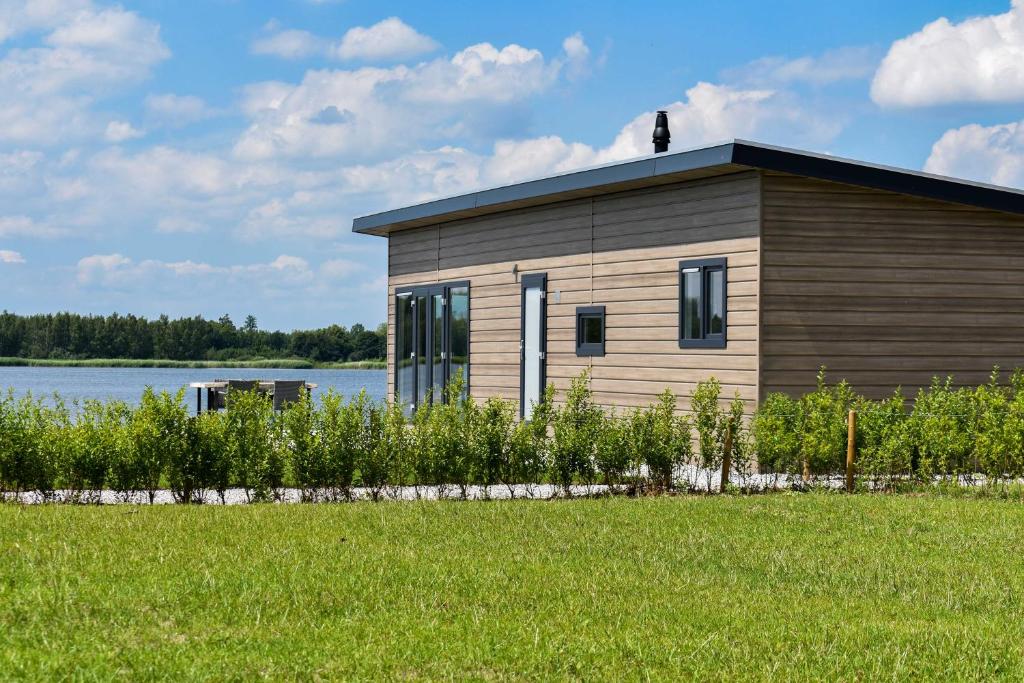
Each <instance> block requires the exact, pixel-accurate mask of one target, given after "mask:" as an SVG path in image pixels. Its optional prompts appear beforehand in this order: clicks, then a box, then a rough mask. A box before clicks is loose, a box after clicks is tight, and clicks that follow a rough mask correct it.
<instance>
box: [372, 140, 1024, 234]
mask: <svg viewBox="0 0 1024 683" xmlns="http://www.w3.org/2000/svg"><path fill="white" fill-rule="evenodd" d="M750 169H760V170H765V171H779V172H783V173H792V174H793V175H799V176H806V177H808V178H818V179H821V180H831V181H835V182H839V183H847V184H849V185H859V186H861V187H870V188H873V189H876V190H888V191H890V192H899V193H901V194H908V195H914V196H918V197H927V198H930V199H940V200H943V201H948V202H956V203H959V204H968V205H971V206H977V207H981V208H986V209H995V210H997V211H1007V212H1010V213H1019V214H1024V191H1021V190H1015V189H1012V188H1008V187H1000V186H998V185H987V184H985V183H976V182H971V181H968V180H960V179H958V178H950V177H947V176H940V175H934V174H932V173H924V172H921V171H911V170H908V169H903V168H896V167H892V166H882V165H879V164H870V163H867V162H864V161H855V160H852V159H843V158H841V157H834V156H829V155H826V154H814V153H811V152H804V151H801V150H797V149H788V148H786V147H775V146H773V145H765V144H762V143H759V142H750V141H747V140H732V141H730V142H725V143H721V144H715V145H710V146H707V147H698V148H695V149H687V150H683V151H680V152H665V153H663V154H652V155H650V156H646V157H640V158H638V159H630V160H628V161H621V162H616V163H613V164H606V165H603V166H595V167H592V168H585V169H581V170H578V171H570V172H567V173H562V174H558V175H552V176H548V177H545V178H539V179H537V180H527V181H524V182H520V183H514V184H512V185H504V186H501V187H494V188H490V189H485V190H478V191H476V192H469V193H467V194H462V195H458V196H455V197H447V198H444V199H437V200H434V201H430V202H424V203H423V204H415V205H413V206H406V207H402V208H399V209H392V210H391V211H383V212H381V213H375V214H371V215H369V216H361V217H359V218H356V219H355V220H353V221H352V230H353V231H354V232H358V233H363V234H368V235H387V234H389V233H391V232H395V231H397V230H405V229H408V228H415V227H420V226H423V225H433V224H437V223H444V222H446V221H452V220H456V219H458V218H468V217H471V216H483V215H486V214H490V213H497V212H499V211H507V210H509V209H516V208H521V207H526V206H538V205H540V204H549V203H552V202H557V201H563V200H566V199H577V198H581V197H593V196H596V195H601V194H607V193H611V192H619V191H622V190H628V189H633V188H638V187H648V186H652V185H661V184H667V183H673V182H678V181H680V180H687V179H692V178H704V177H709V176H715V175H724V174H726V173H736V172H738V171H744V170H750Z"/></svg>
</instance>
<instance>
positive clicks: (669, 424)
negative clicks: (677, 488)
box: [635, 389, 693, 490]
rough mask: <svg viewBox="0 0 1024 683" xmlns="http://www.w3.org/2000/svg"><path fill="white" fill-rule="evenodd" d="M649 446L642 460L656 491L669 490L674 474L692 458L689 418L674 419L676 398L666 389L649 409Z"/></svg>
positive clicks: (680, 416) (677, 416)
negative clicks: (657, 489)
mask: <svg viewBox="0 0 1024 683" xmlns="http://www.w3.org/2000/svg"><path fill="white" fill-rule="evenodd" d="M650 415H651V418H650V420H651V437H652V438H651V445H650V447H649V448H648V450H647V452H646V455H645V456H644V457H643V459H642V460H641V459H639V458H638V459H636V460H635V462H645V463H646V465H647V471H648V474H649V476H650V477H651V480H652V483H653V484H654V486H655V487H656V488H659V489H662V490H670V489H672V488H673V487H674V485H675V473H676V472H677V471H678V470H679V468H681V467H683V466H684V465H687V464H689V462H690V461H691V460H692V458H693V434H692V424H691V422H690V418H689V417H688V416H683V415H676V396H675V394H674V393H672V390H671V389H665V391H663V392H662V394H661V396H660V397H659V398H658V402H657V403H656V404H654V406H653V407H652V408H651V409H650Z"/></svg>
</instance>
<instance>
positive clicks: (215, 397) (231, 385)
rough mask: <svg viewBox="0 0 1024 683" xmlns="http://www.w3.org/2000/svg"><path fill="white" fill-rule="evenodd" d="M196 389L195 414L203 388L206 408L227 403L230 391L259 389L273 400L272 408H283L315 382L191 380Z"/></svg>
mask: <svg viewBox="0 0 1024 683" xmlns="http://www.w3.org/2000/svg"><path fill="white" fill-rule="evenodd" d="M189 387H190V388H192V389H195V390H196V415H198V414H199V413H201V412H202V411H203V390H204V389H205V390H206V409H207V410H219V409H220V408H224V407H225V406H226V405H227V395H228V392H231V391H259V392H260V393H264V394H266V395H267V397H268V398H270V399H271V400H272V401H273V402H274V410H283V409H284V406H285V404H286V403H294V402H295V401H298V400H299V392H301V391H312V390H313V389H316V388H317V385H316V384H312V383H310V382H306V381H305V380H301V379H299V380H291V379H288V380H262V379H215V380H213V381H212V382H192V383H190V384H189Z"/></svg>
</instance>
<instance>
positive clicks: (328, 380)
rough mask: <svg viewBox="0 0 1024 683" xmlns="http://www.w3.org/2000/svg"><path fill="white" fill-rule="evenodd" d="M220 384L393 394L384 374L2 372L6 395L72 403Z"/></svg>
mask: <svg viewBox="0 0 1024 683" xmlns="http://www.w3.org/2000/svg"><path fill="white" fill-rule="evenodd" d="M215 379H263V380H275V379H302V380H305V381H307V382H311V383H313V384H317V385H319V386H318V388H317V389H316V390H315V391H314V392H313V396H314V397H316V396H320V395H323V393H324V392H326V391H327V389H329V388H333V389H334V390H335V391H336V392H338V393H340V394H342V395H344V396H354V395H355V394H358V393H359V391H360V390H361V389H363V388H364V387H365V389H366V392H367V394H369V396H370V397H371V398H373V399H375V400H378V401H380V400H383V399H384V395H385V393H386V392H387V374H386V372H385V371H384V370H276V369H267V368H251V369H247V368H32V367H20V368H6V367H0V391H4V392H6V390H7V387H13V388H14V391H15V393H16V394H18V395H23V394H25V393H27V392H30V391H31V392H32V394H33V395H34V396H45V395H50V394H53V392H55V391H56V392H58V393H59V394H60V395H61V396H62V397H63V398H64V399H65V400H66V401H67V402H68V403H70V402H71V401H72V400H74V399H78V400H82V399H86V398H95V399H100V400H110V399H119V400H122V401H127V402H129V403H138V401H139V398H140V397H141V396H142V391H143V389H145V388H146V386H152V387H153V389H155V390H156V391H158V392H159V391H164V390H166V391H170V392H175V391H177V390H178V389H180V388H181V387H187V386H188V385H189V383H190V382H206V381H212V380H215ZM204 393H205V392H204ZM195 400H196V394H195V389H189V390H188V391H187V392H186V395H185V402H186V404H187V405H189V406H190V407H194V406H195ZM204 400H205V399H204Z"/></svg>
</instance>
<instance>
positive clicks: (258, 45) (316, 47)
mask: <svg viewBox="0 0 1024 683" xmlns="http://www.w3.org/2000/svg"><path fill="white" fill-rule="evenodd" d="M264 32H265V34H264V35H262V36H260V37H259V38H257V39H256V40H254V41H253V42H252V43H251V44H250V45H249V50H250V51H251V52H252V53H253V54H254V55H270V56H273V57H281V58H282V59H304V58H306V57H311V56H313V55H316V54H323V53H325V52H326V51H327V50H328V48H329V47H330V45H329V44H328V42H327V41H326V40H324V39H323V38H319V37H317V36H315V35H313V34H312V33H310V32H309V31H300V30H298V29H283V28H281V27H280V26H279V25H278V23H277V22H273V21H272V22H270V23H268V24H267V25H266V26H264Z"/></svg>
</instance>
